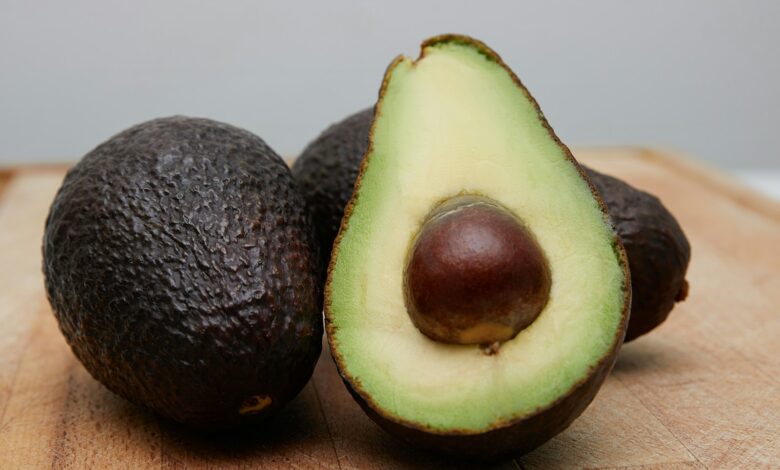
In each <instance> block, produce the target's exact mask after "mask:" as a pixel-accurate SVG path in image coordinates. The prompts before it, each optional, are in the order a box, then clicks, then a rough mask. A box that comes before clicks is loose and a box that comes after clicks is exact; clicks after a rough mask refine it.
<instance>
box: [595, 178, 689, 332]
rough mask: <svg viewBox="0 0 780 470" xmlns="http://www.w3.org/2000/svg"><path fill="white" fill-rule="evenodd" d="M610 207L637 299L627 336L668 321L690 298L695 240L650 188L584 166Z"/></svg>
mask: <svg viewBox="0 0 780 470" xmlns="http://www.w3.org/2000/svg"><path fill="white" fill-rule="evenodd" d="M585 172H586V173H587V174H588V177H589V178H590V180H591V182H593V185H594V186H595V187H596V189H597V190H598V192H599V193H600V194H601V197H602V199H603V200H604V203H605V204H606V205H607V207H608V209H609V214H610V217H611V219H612V223H613V225H614V227H615V229H616V231H617V233H618V235H619V236H620V240H621V241H622V242H623V247H624V248H625V249H626V255H627V256H628V264H629V268H630V269H631V285H632V296H633V297H632V304H631V319H630V320H629V322H628V329H627V330H626V339H625V341H631V340H633V339H636V338H638V337H639V336H642V335H643V334H645V333H648V332H650V331H651V330H653V329H654V328H655V327H657V326H658V325H660V324H661V323H663V321H664V320H666V318H667V317H668V316H669V312H671V311H672V309H673V308H674V304H675V302H679V301H682V300H684V299H685V297H686V296H687V294H688V282H687V281H686V280H685V273H686V271H687V269H688V263H689V262H690V260H691V245H690V244H689V243H688V239H687V238H686V237H685V233H684V232H683V230H682V228H681V227H680V224H678V223H677V220H676V219H675V218H674V216H673V215H672V214H671V212H669V211H668V210H667V209H666V207H665V206H664V205H663V204H662V203H661V201H660V200H659V199H658V198H657V197H655V196H653V195H652V194H650V193H647V192H645V191H641V190H639V189H636V188H634V187H633V186H631V185H629V184H627V183H625V182H623V181H621V180H619V179H617V178H615V177H612V176H608V175H605V174H602V173H599V172H597V171H594V170H591V169H589V168H585Z"/></svg>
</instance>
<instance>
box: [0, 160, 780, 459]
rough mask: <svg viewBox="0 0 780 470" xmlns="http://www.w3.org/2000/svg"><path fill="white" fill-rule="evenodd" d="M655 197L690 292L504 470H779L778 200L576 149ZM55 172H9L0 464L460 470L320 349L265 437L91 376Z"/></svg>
mask: <svg viewBox="0 0 780 470" xmlns="http://www.w3.org/2000/svg"><path fill="white" fill-rule="evenodd" d="M575 154H576V155H577V156H578V158H579V159H580V160H581V161H583V162H585V163H587V164H589V165H591V166H593V167H594V168H596V169H599V170H602V171H605V172H607V173H611V174H614V175H617V176H619V177H621V178H624V179H625V180H627V181H628V182H630V183H632V184H634V185H636V186H637V187H639V188H643V189H647V190H650V191H652V192H654V193H656V194H657V195H659V196H660V197H661V199H662V200H663V202H664V203H665V204H666V205H667V206H668V207H669V208H670V209H671V210H672V212H673V213H674V214H675V215H676V216H677V217H678V218H679V220H680V222H681V224H682V226H683V227H684V228H685V230H686V232H687V234H688V236H689V238H690V241H691V245H692V247H693V259H692V262H691V266H690V270H689V275H688V279H689V281H690V283H691V295H690V297H689V299H688V300H687V301H686V302H684V303H683V304H680V305H679V306H678V307H677V308H676V309H675V311H674V312H673V314H672V316H671V317H670V319H669V320H668V321H667V322H666V323H665V324H664V325H663V326H662V327H661V328H659V329H658V330H656V331H655V332H653V333H651V334H650V335H648V336H646V337H643V338H641V339H639V340H637V341H635V342H634V343H631V344H629V345H627V346H625V347H624V349H623V351H622V352H621V353H620V357H619V360H618V362H617V365H616V367H615V370H614V371H613V372H612V374H611V375H610V377H609V378H608V379H607V381H606V383H605V384H604V387H603V388H602V389H601V391H600V393H599V394H598V396H597V397H596V399H595V401H594V402H593V404H592V405H591V406H590V407H589V408H588V409H587V411H586V412H585V413H584V414H583V415H582V416H581V417H580V418H579V419H578V420H577V421H576V422H575V423H574V424H573V425H572V426H571V427H570V428H569V429H568V430H567V431H566V432H564V433H563V434H561V435H559V436H558V437H556V438H555V439H553V440H552V441H550V442H548V443H547V444H545V445H544V446H542V447H541V448H539V449H537V450H536V451H534V452H532V453H531V454H529V455H526V456H523V457H519V458H517V459H514V460H508V461H506V462H503V463H499V464H498V465H497V466H498V467H501V468H503V467H506V468H543V469H547V468H569V467H575V468H576V467H588V468H606V467H627V468H636V467H641V468H661V467H663V468H705V467H706V468H736V467H743V468H751V469H752V468H760V467H774V468H780V311H779V310H780V205H778V204H776V203H774V202H771V201H769V200H767V199H764V198H762V197H760V196H758V195H756V194H755V193H752V192H750V191H749V190H747V189H744V188H742V187H740V186H738V185H736V184H734V183H732V182H731V181H729V180H728V179H727V178H725V177H723V176H721V175H719V174H716V173H714V172H713V171H711V170H708V169H706V168H704V167H702V166H700V165H698V164H694V163H692V162H690V161H686V160H684V159H682V158H680V157H677V156H674V155H669V154H667V153H662V152H658V151H650V150H640V149H587V150H581V151H579V152H575ZM63 175H64V168H63V167H25V168H13V169H9V170H7V171H5V172H0V468H3V469H5V468H39V467H46V468H63V467H75V468H106V467H122V468H132V469H140V468H160V467H166V468H169V467H177V468H206V467H208V468H214V467H219V468H221V467H230V468H232V467H242V468H244V467H263V468H288V467H293V468H333V469H346V468H387V469H395V468H453V467H455V466H456V465H455V463H454V462H451V461H442V460H438V459H437V457H436V456H433V455H430V454H426V453H422V452H418V451H415V450H412V449H409V448H407V447H405V446H404V445H402V444H399V443H397V442H396V441H394V440H393V439H392V438H390V437H388V436H387V435H385V434H384V433H383V432H382V431H381V430H380V429H379V428H378V427H377V426H376V425H374V424H373V423H372V422H371V421H370V420H369V419H368V418H367V417H366V416H365V415H364V414H363V412H362V411H361V410H360V409H359V408H358V406H357V405H356V404H355V403H354V402H353V401H352V399H351V398H350V396H349V395H348V393H347V391H346V390H345V388H344V386H343V385H342V383H341V381H340V379H339V377H338V375H337V373H336V369H335V368H334V365H333V362H332V361H331V359H330V357H329V354H328V352H327V351H325V352H324V353H323V355H322V358H321V359H320V361H319V363H318V365H317V369H316V372H315V374H314V378H313V379H312V380H311V382H310V383H309V384H308V385H307V386H306V388H305V389H304V390H303V392H302V393H301V394H300V396H299V397H298V398H297V399H295V400H294V401H293V402H292V403H291V404H290V405H289V406H288V407H287V408H286V409H285V410H284V411H283V412H282V413H281V414H280V415H279V416H278V417H277V418H275V419H274V420H273V421H272V422H269V423H268V425H267V426H266V427H265V430H257V431H252V432H249V431H246V432H243V433H239V434H225V435H223V436H217V437H211V438H207V437H203V436H198V435H195V434H192V433H190V432H188V431H187V430H185V429H183V428H181V427H179V426H177V425H174V424H171V423H168V422H165V421H163V420H160V419H158V418H156V417H155V416H153V415H152V414H150V413H148V412H145V411H143V410H141V409H139V408H136V407H134V406H132V405H130V404H128V403H126V402H125V401H123V400H122V399H120V398H118V397H116V396H114V395H113V394H111V393H110V392H108V391H107V390H106V389H105V388H103V387H102V386H101V385H100V384H99V383H97V382H96V381H95V380H93V379H92V378H91V377H90V376H89V374H88V373H87V372H86V371H85V370H84V368H83V367H82V366H81V364H79V363H78V362H77V361H76V359H75V358H74V356H73V355H72V354H71V352H70V350H69V349H68V347H67V345H66V344H65V341H64V340H63V338H62V336H61V335H60V333H59V331H58V329H57V324H56V322H55V320H54V317H53V316H52V314H51V311H50V309H49V305H48V303H47V301H46V298H45V296H44V291H43V280H42V276H41V269H40V268H41V250H40V245H41V236H42V229H43V224H44V218H45V215H46V213H47V210H48V207H49V204H50V203H51V200H52V198H53V196H54V193H55V191H56V190H57V188H58V187H59V184H60V182H61V180H62V177H63Z"/></svg>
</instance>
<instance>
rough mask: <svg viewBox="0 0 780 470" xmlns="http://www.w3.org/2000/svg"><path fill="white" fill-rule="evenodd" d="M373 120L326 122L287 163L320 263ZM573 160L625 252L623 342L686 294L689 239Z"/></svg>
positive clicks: (657, 206)
mask: <svg viewBox="0 0 780 470" xmlns="http://www.w3.org/2000/svg"><path fill="white" fill-rule="evenodd" d="M373 119H374V110H373V109H372V108H368V109H364V110H362V111H360V112H357V113H355V114H353V115H351V116H349V117H347V118H346V119H344V120H343V121H341V122H338V123H336V124H333V125H331V126H330V127H328V129H326V130H325V131H324V132H322V134H320V135H319V136H318V137H317V138H316V139H315V140H314V141H312V142H311V143H310V144H309V145H308V146H307V147H306V148H305V149H304V151H303V153H302V154H301V155H300V157H298V159H296V160H295V163H294V164H293V175H294V176H295V178H296V180H297V181H298V184H299V186H300V188H301V192H302V193H303V195H304V197H305V198H306V199H307V200H308V201H309V204H310V206H311V207H312V211H313V213H314V222H315V225H316V226H317V231H318V235H319V237H320V240H321V247H322V249H323V251H322V252H323V253H324V254H326V255H325V256H323V261H324V262H325V263H327V261H328V259H327V258H328V257H327V253H330V249H331V247H332V245H333V240H334V239H335V238H336V234H337V233H338V231H339V225H340V223H341V217H342V216H343V215H344V208H345V207H346V205H347V202H349V198H350V197H351V196H352V191H353V189H354V188H353V186H354V183H355V179H356V178H357V175H358V173H359V171H360V163H361V161H362V159H363V155H364V154H365V152H366V149H367V148H368V139H369V132H370V130H371V122H372V121H373ZM580 166H581V167H582V168H583V170H584V171H585V173H586V175H587V176H588V178H589V179H590V180H591V182H592V183H593V185H594V186H595V187H596V189H597V190H598V192H599V193H600V194H601V196H602V199H603V200H604V203H605V204H606V205H607V209H608V211H609V213H610V216H611V218H612V221H613V224H614V226H615V229H616V231H617V233H618V235H619V236H620V239H621V241H622V242H623V245H624V247H625V249H626V253H627V255H628V263H629V268H630V270H631V283H632V289H633V301H632V302H633V303H632V306H631V319H630V320H629V323H628V332H627V333H626V339H625V341H626V342H628V341H631V340H633V339H636V338H637V337H639V336H641V335H643V334H645V333H648V332H649V331H651V330H652V329H654V328H655V327H657V326H658V325H660V324H661V323H662V322H663V321H664V320H665V319H666V318H667V316H668V315H669V312H670V311H671V310H672V308H674V304H675V302H676V301H680V300H683V299H684V298H685V294H686V293H687V288H688V284H687V281H685V273H686V270H687V268H688V263H689V261H690V245H689V243H688V240H687V239H686V237H685V233H684V232H683V231H682V228H680V225H679V224H678V223H677V220H675V218H674V216H673V215H672V214H671V213H670V212H669V211H668V210H667V209H666V207H664V205H663V204H662V203H661V201H660V200H659V199H658V198H657V197H655V196H653V195H651V194H649V193H646V192H644V191H640V190H638V189H636V188H634V187H633V186H630V185H628V184H626V183H625V182H623V181H621V180H619V179H617V178H614V177H612V176H608V175H604V174H602V173H599V172H596V171H593V170H591V169H590V168H587V167H586V166H585V165H580Z"/></svg>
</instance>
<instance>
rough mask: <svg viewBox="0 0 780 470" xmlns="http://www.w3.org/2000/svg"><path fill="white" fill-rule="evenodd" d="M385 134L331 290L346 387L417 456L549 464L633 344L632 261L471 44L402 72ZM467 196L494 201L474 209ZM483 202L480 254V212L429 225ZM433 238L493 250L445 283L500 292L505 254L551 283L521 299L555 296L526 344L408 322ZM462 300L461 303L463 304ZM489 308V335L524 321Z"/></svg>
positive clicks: (512, 269) (511, 79) (547, 135)
mask: <svg viewBox="0 0 780 470" xmlns="http://www.w3.org/2000/svg"><path fill="white" fill-rule="evenodd" d="M486 90H491V91H490V93H487V92H486ZM368 135H369V140H368V143H367V151H366V155H365V158H364V159H363V161H362V164H361V166H360V168H359V173H358V174H357V176H356V183H355V187H354V194H353V195H352V197H351V199H350V201H349V203H348V205H347V207H346V210H345V215H344V218H343V220H342V222H341V229H340V231H339V234H338V236H337V237H336V240H335V243H334V245H333V253H332V256H331V261H330V265H329V269H328V281H327V283H326V288H325V321H326V330H327V333H328V341H329V344H330V348H331V352H332V354H333V357H334V360H335V362H336V364H337V367H338V369H339V372H340V374H341V375H342V378H343V379H344V381H345V383H346V384H347V386H348V388H349V389H350V391H351V393H352V394H353V396H354V397H355V398H356V400H357V401H358V403H360V405H361V406H362V407H363V408H364V410H366V412H367V413H368V415H369V416H370V417H372V418H373V419H374V420H375V421H376V422H377V423H378V424H379V425H380V426H382V427H383V428H385V429H386V430H388V431H389V432H390V433H392V434H394V435H396V436H398V437H400V438H402V439H404V440H406V441H408V442H409V443H411V444H413V445H417V446H420V447H426V448H432V449H436V450H438V451H441V452H444V453H448V454H453V455H461V456H466V457H475V458H494V457H497V456H504V455H509V454H514V455H517V454H521V453H524V452H527V451H530V450H532V449H533V448H535V447H537V446H538V445H540V444H542V443H543V442H545V441H547V440H548V439H550V438H551V437H552V436H554V435H556V434H557V433H559V432H560V431H562V430H563V429H565V428H566V427H567V426H568V425H569V424H570V423H571V422H572V421H573V420H574V419H575V418H576V417H577V416H579V414H580V413H581V412H582V411H583V410H584V409H585V407H587V405H588V404H589V403H590V402H591V400H592V399H593V397H594V395H595V393H596V392H597V390H598V388H599V387H600V385H601V383H602V382H603V380H604V378H605V377H606V375H607V373H608V372H609V370H610V369H611V367H612V365H613V364H614V361H615V358H616V355H617V352H618V350H619V348H620V345H621V344H622V340H623V337H624V334H625V328H626V322H627V316H628V309H629V306H630V297H631V292H630V290H631V289H630V281H629V274H628V268H627V260H626V258H625V252H624V251H623V248H622V245H621V244H620V240H619V238H618V237H617V236H616V234H615V233H614V231H613V229H612V227H611V226H610V224H609V222H608V218H607V215H606V212H605V210H606V209H605V207H604V205H603V203H602V202H601V201H600V199H599V197H598V195H597V194H596V193H595V192H594V191H593V189H592V187H591V186H590V183H589V182H588V180H587V178H586V176H585V175H584V173H583V172H582V170H581V169H580V168H579V166H578V165H577V163H576V161H575V160H574V159H573V157H572V156H571V153H570V152H569V151H568V149H567V148H566V147H565V146H564V145H563V144H562V143H561V142H560V140H558V138H557V137H556V136H555V134H554V133H553V132H552V129H551V128H550V127H549V125H548V124H547V122H546V120H545V119H544V117H543V116H542V114H541V112H540V111H539V108H538V106H537V104H536V102H535V101H534V100H533V98H532V97H531V96H530V95H529V94H528V92H527V90H526V89H525V88H524V87H523V86H522V84H521V83H520V82H519V80H518V79H517V77H516V76H515V75H514V74H513V73H512V72H511V71H510V70H509V69H508V67H506V65H504V63H503V62H502V61H501V59H500V58H499V57H498V55H496V54H495V53H494V52H493V51H492V50H490V49H489V48H487V46H485V45H484V44H482V43H480V42H478V41H476V40H473V39H471V38H468V37H464V36H453V35H448V36H440V37H436V38H432V39H430V40H428V41H426V42H425V43H423V45H422V54H421V56H420V58H419V59H417V60H416V61H414V62H413V61H411V60H410V59H407V58H404V57H399V58H398V59H396V60H395V61H394V62H393V63H392V64H391V65H390V67H389V68H388V71H387V73H386V75H385V78H384V81H383V84H382V88H381V90H380V94H379V101H378V104H377V106H376V113H375V119H373V121H372V122H371V124H370V130H369V132H368ZM299 165H302V164H296V166H295V168H296V170H297V171H296V173H297V174H300V173H299V172H300V169H301V168H302V166H299ZM294 171H295V170H294ZM317 171H323V170H322V168H320V169H315V172H317ZM349 171H350V170H349V169H347V172H349ZM311 175H312V173H309V174H308V176H309V177H310V176H311ZM300 181H301V179H300V178H299V182H300ZM518 184H520V186H521V187H523V188H526V189H525V190H524V191H518V190H517V186H518ZM302 186H304V187H305V186H306V185H305V184H302ZM343 191H349V190H348V189H345V188H344V187H343V186H342V187H341V188H339V189H337V192H336V194H338V193H339V192H343ZM332 194H333V193H331V195H332ZM463 197H467V198H468V197H470V198H475V199H476V200H477V201H471V202H469V203H467V204H463V201H462V200H460V198H463ZM333 199H334V200H335V198H333ZM472 202H476V205H478V206H480V207H479V208H478V209H479V210H478V214H477V216H476V217H477V218H478V219H480V218H484V219H480V220H483V221H484V222H485V223H484V224H482V226H483V228H482V229H480V230H476V231H475V232H473V234H474V238H473V239H472V240H471V241H468V242H465V243H461V241H462V240H459V239H458V236H459V235H458V233H461V231H459V230H452V228H455V229H457V228H461V229H462V228H463V227H468V230H471V229H472V228H473V227H478V226H479V225H480V224H471V220H470V219H469V217H471V216H469V215H468V213H467V212H463V214H461V215H460V216H458V217H459V218H458V219H457V220H454V221H453V224H452V227H450V228H447V227H444V228H441V227H437V226H433V227H431V226H429V225H428V224H429V223H430V222H431V221H432V220H437V219H438V218H439V212H440V210H439V209H440V207H441V206H442V205H447V204H450V205H452V206H453V207H456V208H462V207H471V206H473V205H474V204H472ZM488 206H492V207H488ZM339 210H340V209H339ZM444 212H445V213H450V211H444ZM505 213H506V214H505ZM507 214H508V216H509V217H510V218H511V219H512V220H514V222H513V221H512V220H509V219H507V218H505V217H504V215H507ZM472 215H473V214H472ZM518 227H519V228H518ZM439 228H441V230H442V232H441V233H437V230H438V229H439ZM426 232H431V236H432V237H434V238H438V239H439V240H440V241H442V242H443V243H444V244H445V245H446V244H449V243H450V241H451V242H452V243H451V245H452V250H451V251H450V252H449V255H453V256H461V255H463V250H464V249H472V248H474V247H475V246H478V247H480V248H479V249H476V250H475V253H473V256H474V257H473V258H472V259H470V260H467V262H464V263H460V264H459V266H461V269H462V271H460V272H458V271H451V272H444V273H438V274H437V275H439V274H440V275H441V276H442V277H439V278H436V279H437V281H438V282H440V283H447V282H453V283H457V282H461V281H463V279H470V280H472V281H473V282H476V283H479V282H484V283H485V284H489V283H490V280H489V279H488V280H485V279H480V276H481V274H480V273H485V272H488V271H490V270H489V269H486V270H480V269H479V268H480V267H481V266H482V265H483V263H484V265H485V266H497V265H496V264H495V261H496V259H497V258H498V257H492V256H493V255H494V254H495V253H506V251H505V250H506V249H507V247H508V246H514V245H518V244H519V245H522V247H523V249H522V250H521V251H523V252H527V253H528V254H529V256H520V255H518V257H517V258H516V259H514V258H513V256H514V255H512V256H509V259H510V261H508V262H506V264H504V265H501V268H502V269H506V272H507V273H514V275H517V274H519V273H528V274H529V277H534V278H540V277H542V278H543V277H544V274H543V273H546V272H549V273H550V280H549V284H547V283H546V282H541V283H539V286H536V287H533V288H530V289H528V291H529V292H530V293H531V295H528V296H525V297H524V298H523V301H522V302H520V304H521V305H529V304H534V302H533V299H536V298H540V299H541V301H540V302H538V303H539V304H540V305H541V307H540V308H541V311H538V312H534V311H533V310H534V309H533V308H532V309H531V311H532V313H531V314H529V315H526V316H525V317H524V318H525V320H524V321H520V322H514V321H511V320H510V321H508V323H507V325H511V327H510V329H511V333H509V334H504V333H503V331H502V330H501V329H500V328H498V329H490V328H488V330H489V333H488V335H487V337H481V338H480V339H479V342H480V343H481V342H482V341H486V342H487V341H490V340H493V339H495V342H494V343H495V347H492V348H490V350H489V353H488V354H486V352H487V351H485V349H484V347H483V346H484V345H482V344H475V343H476V342H477V341H475V340H467V341H452V339H453V338H452V336H453V334H452V333H451V332H450V333H446V334H445V335H443V336H444V337H439V338H436V339H433V338H432V337H434V338H435V337H436V335H435V334H430V333H431V332H430V331H426V328H425V327H420V326H419V325H416V324H415V320H414V318H413V317H414V315H415V314H414V312H412V311H410V310H413V309H409V308H408V307H407V305H408V304H409V302H410V299H411V300H412V301H413V300H414V297H415V296H416V294H414V292H412V291H410V286H409V285H408V284H409V282H415V281H413V280H412V281H410V279H411V278H412V277H413V276H412V275H410V271H414V270H415V269H416V268H413V267H412V263H413V262H414V259H415V258H416V257H417V256H418V254H417V253H416V252H415V251H416V248H415V247H417V246H418V244H417V241H419V239H420V238H423V237H425V236H426ZM504 237H505V238H506V240H513V242H510V243H505V242H504V241H502V239H503V238H504ZM474 240H477V241H476V242H475V241H474ZM480 240H481V241H486V240H489V243H482V242H481V241H480ZM521 240H522V241H521ZM529 240H533V242H534V243H531V242H530V241H529ZM438 245H439V244H438V243H431V244H430V245H429V246H428V249H426V250H424V251H428V250H430V249H431V248H432V247H436V246H438ZM464 247H465V248H464ZM576 253H588V256H587V257H578V256H576ZM449 255H447V256H449ZM447 256H443V257H441V256H439V257H438V258H437V257H436V256H434V258H437V259H438V260H442V259H446V258H447ZM534 260H535V261H534ZM426 262H427V261H426ZM463 268H465V269H463ZM472 268H473V269H472ZM423 271H425V270H424V269H423ZM430 272H431V273H434V274H435V273H436V272H437V269H431V270H430ZM428 274H430V273H428ZM426 275H427V274H426ZM537 280H538V279H537ZM493 281H494V283H495V284H497V285H496V286H493V287H495V288H496V292H497V293H498V294H506V293H509V292H512V291H513V290H514V289H511V288H505V287H504V286H503V285H502V283H504V282H507V280H506V279H505V278H503V277H501V276H498V277H496V278H495V279H494V280H493ZM422 282H423V283H425V282H426V281H425V275H424V276H423V281H422ZM431 285H433V283H431ZM450 287H451V286H450ZM450 287H445V288H443V291H444V293H445V294H446V293H447V292H450V293H453V292H455V290H454V289H450ZM515 287H516V286H515ZM412 289H413V288H412ZM548 289H549V293H548V292H547V290H548ZM433 297H434V301H433V302H432V303H431V305H429V306H428V307H429V308H428V310H432V311H436V310H437V309H442V308H444V309H445V310H446V309H447V308H452V307H453V306H452V305H447V302H445V300H446V295H439V294H436V295H434V296H433ZM477 297H478V300H479V301H484V302H486V303H485V305H484V308H482V309H481V310H480V312H481V313H480V314H479V315H477V316H476V323H477V324H478V325H484V323H485V322H486V319H488V320H493V319H495V318H504V319H506V318H508V317H512V315H511V314H508V312H514V311H515V310H514V309H512V308H505V307H504V306H500V308H499V307H496V305H489V301H490V300H491V299H494V296H490V295H486V296H484V297H480V296H477ZM499 297H500V295H499ZM509 297H511V296H509ZM509 300H510V301H509V302H508V304H513V303H514V302H515V301H516V300H517V299H512V298H510V299H509ZM445 307H446V308H445ZM434 316H435V315H434ZM521 316H522V315H521ZM474 319H475V318H471V319H469V320H470V321H472V320H474ZM488 323H489V322H488ZM446 326H452V325H446ZM471 326H473V325H471ZM468 328H470V326H468V325H467V327H466V328H465V329H466V330H468ZM445 330H446V328H445ZM454 330H455V332H454V333H455V336H457V335H458V334H462V333H463V331H464V328H463V327H462V325H461V326H456V327H455V328H454ZM497 332H498V333H497ZM456 342H459V343H467V344H452V343H456ZM551 342H552V343H554V346H550V345H551V344H552V343H551Z"/></svg>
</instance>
